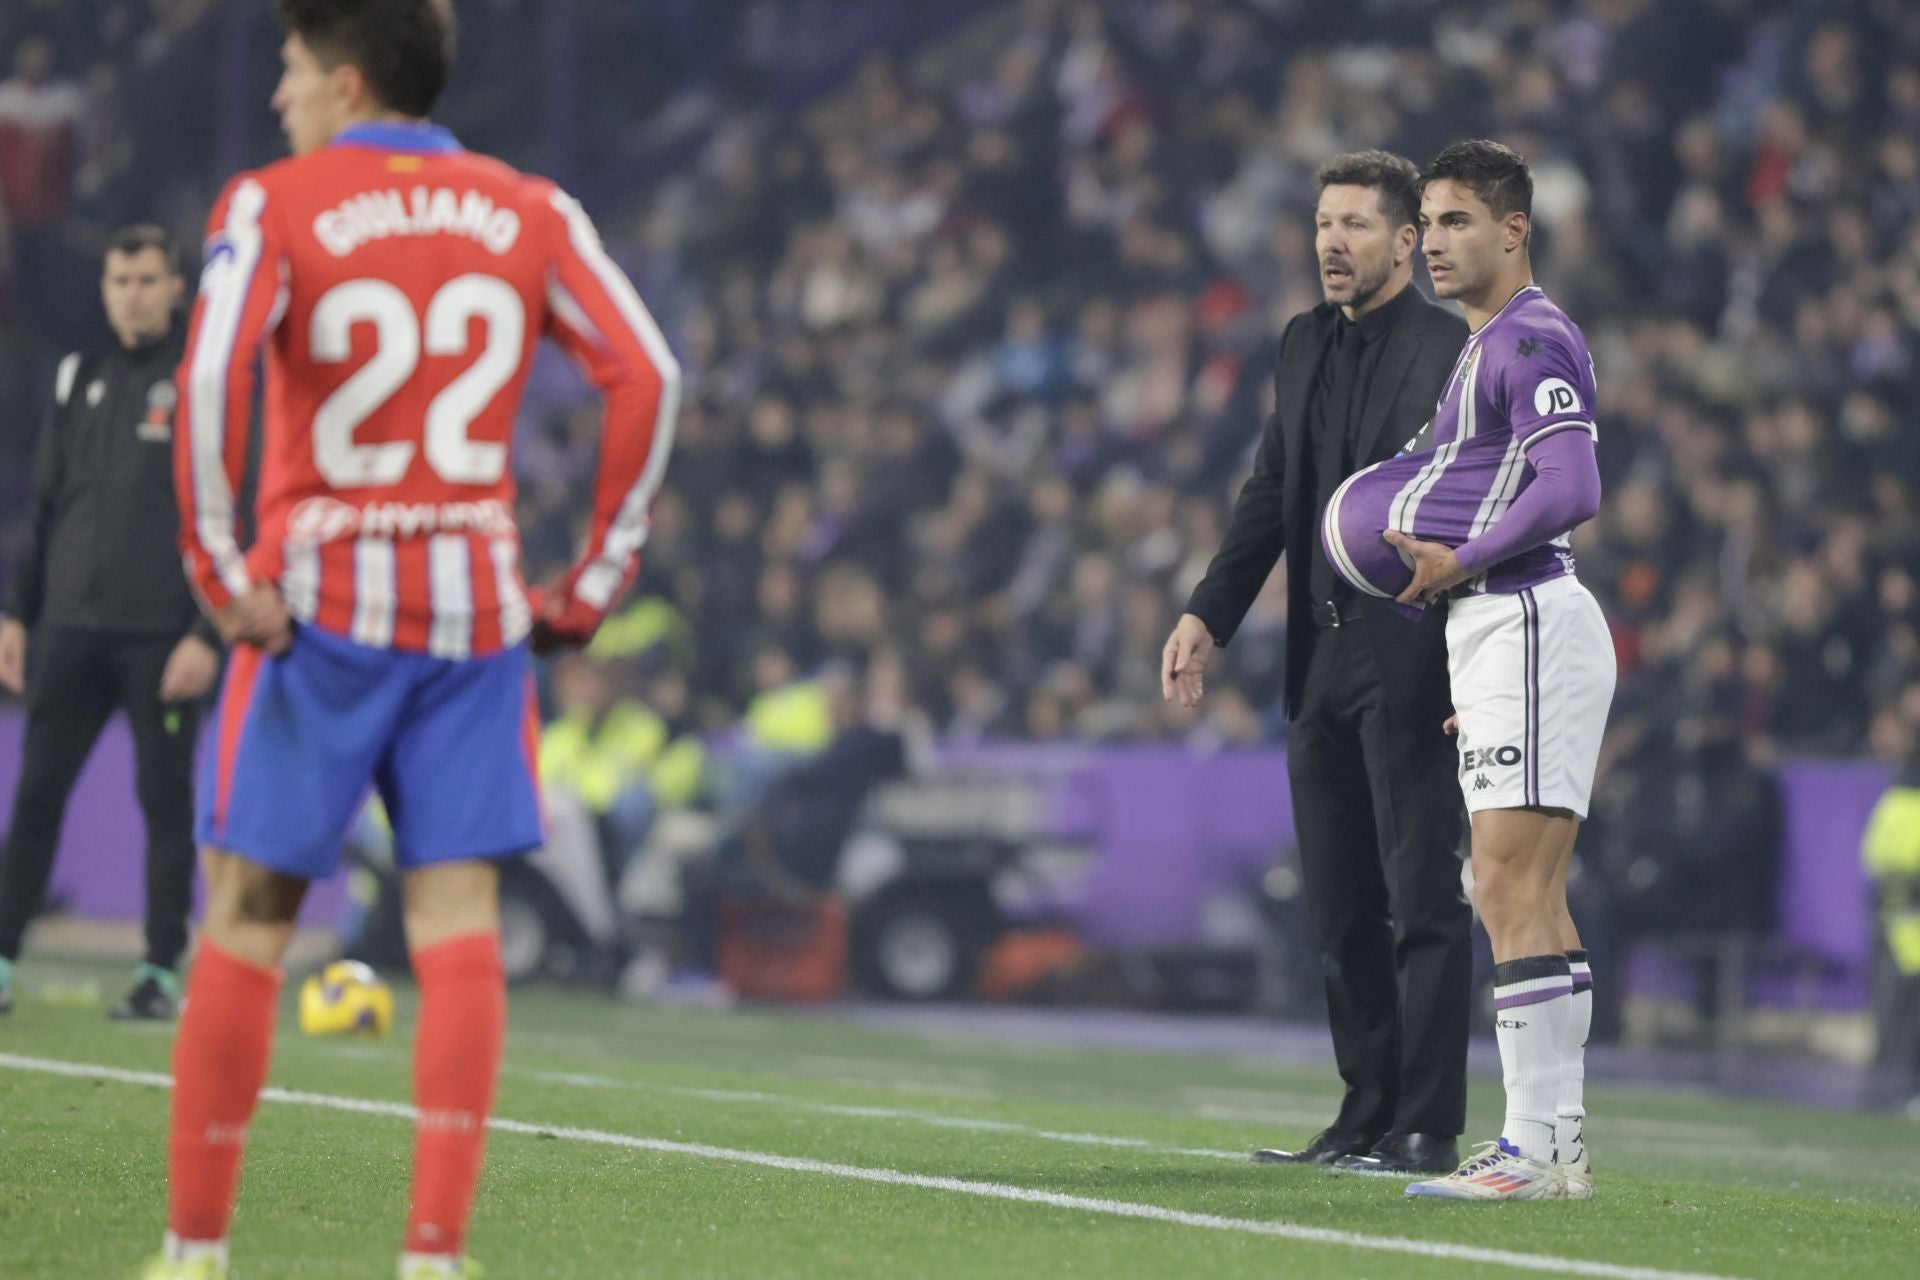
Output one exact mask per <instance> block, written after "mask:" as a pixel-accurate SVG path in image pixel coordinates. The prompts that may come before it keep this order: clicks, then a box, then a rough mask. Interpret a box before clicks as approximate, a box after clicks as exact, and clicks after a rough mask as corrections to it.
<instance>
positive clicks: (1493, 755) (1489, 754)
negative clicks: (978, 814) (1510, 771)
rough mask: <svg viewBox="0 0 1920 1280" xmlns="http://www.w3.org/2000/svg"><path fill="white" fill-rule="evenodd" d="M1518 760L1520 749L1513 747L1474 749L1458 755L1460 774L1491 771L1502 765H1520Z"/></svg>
mask: <svg viewBox="0 0 1920 1280" xmlns="http://www.w3.org/2000/svg"><path fill="white" fill-rule="evenodd" d="M1520 759H1521V755H1520V748H1518V747H1515V746H1505V747H1474V748H1471V749H1470V750H1467V751H1462V752H1461V753H1460V772H1462V773H1466V772H1469V771H1470V770H1473V769H1492V768H1495V767H1497V766H1502V765H1516V764H1519V763H1520Z"/></svg>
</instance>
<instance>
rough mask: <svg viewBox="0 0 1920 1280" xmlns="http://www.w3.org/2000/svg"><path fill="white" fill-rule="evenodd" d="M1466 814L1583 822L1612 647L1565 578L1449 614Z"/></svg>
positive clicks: (1468, 603)
mask: <svg viewBox="0 0 1920 1280" xmlns="http://www.w3.org/2000/svg"><path fill="white" fill-rule="evenodd" d="M1447 656H1448V661H1449V667H1450V670H1451V673H1452V679H1453V709H1454V712H1455V714H1456V715H1458V716H1459V720H1460V736H1459V737H1458V738H1457V739H1456V742H1457V744H1458V748H1459V768H1460V790H1461V791H1462V792H1463V793H1464V794H1465V795H1466V798H1467V812H1469V813H1478V812H1479V811H1480V810H1482V809H1520V808H1527V807H1533V806H1538V807H1541V808H1548V809H1571V810H1572V811H1573V812H1574V813H1575V814H1577V815H1578V816H1580V817H1582V818H1584V817H1586V816H1587V803H1588V801H1589V800H1590V799H1591V798H1592V795H1593V772H1594V769H1595V767H1596V766H1597V765H1598V764H1599V760H1600V739H1601V737H1602V735H1604V734H1605V732H1606V728H1607V708H1608V707H1609V706H1610V705H1611V704H1612V702H1613V681H1614V674H1615V671H1614V659H1613V637H1612V635H1611V634H1609V632H1608V630H1607V620H1606V619H1605V618H1604V617H1603V616H1601V613H1600V604H1599V602H1598V601H1596V600H1595V599H1594V598H1593V595H1592V593H1591V592H1589V591H1588V590H1587V589H1586V588H1585V587H1583V586H1581V585H1580V581H1579V579H1577V578H1575V577H1572V576H1571V575H1569V576H1567V577H1564V578H1555V579H1554V580H1553V581H1552V582H1548V583H1546V584H1544V585H1542V586H1538V587H1532V588H1529V589H1527V590H1525V591H1518V592H1515V593H1513V594H1511V595H1486V596H1461V597H1459V598H1456V599H1454V600H1451V601H1449V602H1448V604H1447Z"/></svg>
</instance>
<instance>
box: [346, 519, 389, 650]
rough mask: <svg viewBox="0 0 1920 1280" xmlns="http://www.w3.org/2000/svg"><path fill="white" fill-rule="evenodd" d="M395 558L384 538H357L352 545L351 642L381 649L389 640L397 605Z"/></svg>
mask: <svg viewBox="0 0 1920 1280" xmlns="http://www.w3.org/2000/svg"><path fill="white" fill-rule="evenodd" d="M398 578H399V569H398V557H397V556H396V555H395V553H394V547H393V543H392V542H390V541H388V540H387V539H385V538H357V539H355V540H354V544H353V629H352V631H351V633H350V634H351V635H352V636H353V640H354V643H355V644H364V645H367V646H369V647H371V648H375V649H385V648H387V647H388V646H389V645H391V644H392V643H393V619H394V614H395V611H396V609H397V608H398V606H399V598H400V586H399V581H398Z"/></svg>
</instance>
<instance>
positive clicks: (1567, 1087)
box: [1554, 947, 1593, 1164]
mask: <svg viewBox="0 0 1920 1280" xmlns="http://www.w3.org/2000/svg"><path fill="white" fill-rule="evenodd" d="M1567 968H1568V970H1569V971H1570V972H1571V973H1572V975H1573V1003H1572V1004H1571V1005H1570V1006H1569V1007H1568V1010H1567V1038H1566V1039H1565V1040H1563V1041H1561V1043H1560V1102H1559V1105H1558V1107H1557V1108H1556V1109H1555V1117H1554V1119H1555V1130H1554V1133H1555V1143H1556V1150H1555V1151H1554V1159H1556V1160H1558V1161H1560V1162H1561V1163H1562V1164H1578V1163H1579V1162H1580V1156H1581V1155H1582V1153H1584V1152H1585V1150H1586V1145H1587V1139H1586V1120H1587V1096H1586V1089H1587V1036H1588V1035H1589V1034H1590V1033H1591V1032H1592V1031H1593V966H1592V965H1590V964H1588V963H1587V953H1586V951H1585V950H1584V949H1582V948H1578V947H1576V948H1574V949H1573V950H1570V951H1568V952H1567Z"/></svg>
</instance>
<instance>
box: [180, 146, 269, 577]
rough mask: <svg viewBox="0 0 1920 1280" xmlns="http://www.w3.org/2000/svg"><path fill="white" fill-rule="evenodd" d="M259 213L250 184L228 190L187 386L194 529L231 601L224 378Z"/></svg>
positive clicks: (261, 193) (262, 203)
mask: <svg viewBox="0 0 1920 1280" xmlns="http://www.w3.org/2000/svg"><path fill="white" fill-rule="evenodd" d="M266 207H267V193H266V189H265V188H263V187H262V186H261V185H260V184H259V183H258V182H255V181H253V180H252V179H251V178H249V179H248V180H246V181H245V182H242V183H241V184H240V185H239V187H238V188H237V189H235V191H234V193H233V199H232V200H231V201H230V202H229V203H228V205H227V222H226V226H224V227H223V228H221V234H222V235H224V236H225V237H226V241H227V244H228V245H229V246H230V247H231V249H232V255H231V256H230V257H227V258H215V259H214V260H213V261H212V262H211V263H209V264H208V266H207V269H206V271H205V272H204V273H202V275H201V277H200V293H201V296H202V297H203V298H204V299H205V300H206V312H205V314H204V316H203V317H202V321H201V327H200V345H199V347H198V348H197V349H196V350H195V351H194V354H193V368H192V369H191V370H190V371H189V373H188V380H187V405H188V417H187V421H188V425H189V430H190V431H191V432H192V435H193V439H192V454H191V457H192V460H193V505H194V511H195V527H196V531H197V533H198V535H199V538H200V545H201V546H203V547H205V548H206V549H207V554H208V555H210V556H212V557H213V562H214V568H215V570H216V571H217V572H218V573H219V574H220V581H221V582H222V584H224V585H225V586H226V588H227V590H228V591H230V592H232V593H233V594H235V595H240V594H242V593H244V592H245V591H246V589H247V585H248V582H247V566H246V562H245V560H243V559H242V558H241V555H240V546H239V544H238V543H237V542H236V541H235V540H234V533H233V489H232V486H230V485H229V484H228V483H227V468H226V446H227V413H228V409H229V408H230V406H229V405H228V404H227V375H228V371H229V365H230V364H231V363H232V360H233V348H234V346H235V344H236V343H237V342H238V340H239V336H240V320H241V317H242V315H243V314H244V313H245V311H246V309H247V295H248V293H249V292H250V291H251V289H252V285H253V273H254V271H255V270H256V269H257V268H258V267H259V265H260V248H261V239H262V237H261V232H260V215H261V213H262V212H264V211H265V209H266Z"/></svg>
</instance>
